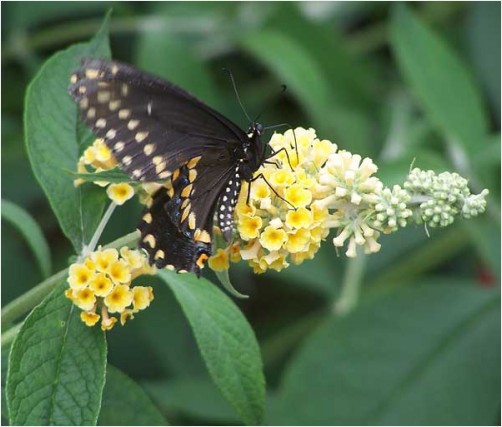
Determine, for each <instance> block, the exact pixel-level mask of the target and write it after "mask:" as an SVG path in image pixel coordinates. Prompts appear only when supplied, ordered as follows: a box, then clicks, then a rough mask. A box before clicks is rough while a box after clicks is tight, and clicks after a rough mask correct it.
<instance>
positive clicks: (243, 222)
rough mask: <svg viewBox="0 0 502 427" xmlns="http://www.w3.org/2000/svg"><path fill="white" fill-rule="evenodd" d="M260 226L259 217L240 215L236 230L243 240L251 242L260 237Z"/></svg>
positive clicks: (260, 220)
mask: <svg viewBox="0 0 502 427" xmlns="http://www.w3.org/2000/svg"><path fill="white" fill-rule="evenodd" d="M262 225H263V221H262V219H261V218H260V217H259V216H247V215H242V216H241V217H240V220H239V226H238V228H237V229H238V231H239V234H240V236H241V238H242V239H243V240H251V239H255V238H256V237H258V236H259V235H260V229H261V227H262Z"/></svg>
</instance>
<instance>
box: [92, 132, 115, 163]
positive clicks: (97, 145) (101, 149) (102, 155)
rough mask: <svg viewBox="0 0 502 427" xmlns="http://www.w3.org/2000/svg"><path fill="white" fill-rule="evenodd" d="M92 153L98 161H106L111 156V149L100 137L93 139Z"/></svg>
mask: <svg viewBox="0 0 502 427" xmlns="http://www.w3.org/2000/svg"><path fill="white" fill-rule="evenodd" d="M93 146H94V155H95V157H96V160H97V161H98V162H100V163H106V162H108V161H109V160H110V159H111V158H112V152H111V150H110V149H109V148H108V147H107V146H106V144H105V141H104V140H103V139H101V138H99V139H96V141H94V144H93Z"/></svg>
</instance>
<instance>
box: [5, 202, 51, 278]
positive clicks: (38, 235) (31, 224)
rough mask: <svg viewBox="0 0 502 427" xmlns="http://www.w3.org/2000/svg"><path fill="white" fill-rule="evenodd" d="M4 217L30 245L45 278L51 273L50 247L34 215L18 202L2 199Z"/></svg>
mask: <svg viewBox="0 0 502 427" xmlns="http://www.w3.org/2000/svg"><path fill="white" fill-rule="evenodd" d="M2 218H3V219H5V220H6V221H9V222H10V223H11V224H12V225H14V227H16V228H17V229H18V230H19V231H20V232H21V234H22V235H23V237H24V238H25V239H26V241H27V242H28V244H29V245H30V247H31V249H32V251H33V253H34V255H35V258H36V260H37V262H38V266H39V267H40V271H41V272H42V276H43V277H44V278H46V277H48V276H49V274H50V273H51V256H50V249H49V245H48V244H47V241H46V240H45V237H44V235H43V233H42V230H41V229H40V227H39V226H38V224H37V223H36V221H35V220H34V219H33V217H32V216H31V215H30V214H29V213H28V212H26V211H25V210H24V209H22V208H20V207H19V206H17V205H16V204H14V203H12V202H9V201H8V200H2Z"/></svg>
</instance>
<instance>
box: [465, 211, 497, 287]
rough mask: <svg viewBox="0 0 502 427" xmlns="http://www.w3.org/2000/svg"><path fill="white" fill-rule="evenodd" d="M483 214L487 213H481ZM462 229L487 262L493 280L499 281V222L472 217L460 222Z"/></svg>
mask: <svg viewBox="0 0 502 427" xmlns="http://www.w3.org/2000/svg"><path fill="white" fill-rule="evenodd" d="M483 215H484V216H486V215H487V213H485V214H483ZM462 227H463V229H464V230H465V231H466V232H467V233H468V235H469V236H470V238H471V242H472V243H473V244H474V245H475V247H476V249H477V251H478V253H479V255H481V257H482V259H483V261H484V262H485V263H486V264H487V265H486V267H487V268H488V269H489V270H490V271H491V273H492V274H493V276H494V278H495V280H497V279H498V280H497V281H498V282H500V268H501V265H500V264H501V253H500V223H499V222H496V221H494V220H493V219H491V218H489V217H488V218H484V217H478V218H472V219H470V220H464V221H463V222H462Z"/></svg>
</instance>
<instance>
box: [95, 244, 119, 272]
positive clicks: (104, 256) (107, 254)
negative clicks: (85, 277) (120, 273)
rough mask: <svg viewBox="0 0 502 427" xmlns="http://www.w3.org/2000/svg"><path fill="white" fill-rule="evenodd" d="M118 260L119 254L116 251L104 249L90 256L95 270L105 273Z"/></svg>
mask: <svg viewBox="0 0 502 427" xmlns="http://www.w3.org/2000/svg"><path fill="white" fill-rule="evenodd" d="M118 258H119V253H118V251H117V249H113V248H111V249H104V250H99V251H96V252H93V253H92V255H91V259H92V261H93V262H94V264H95V265H96V270H98V271H102V272H105V273H106V272H107V271H108V269H109V268H110V265H112V264H113V263H114V262H115V261H117V260H118Z"/></svg>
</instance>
